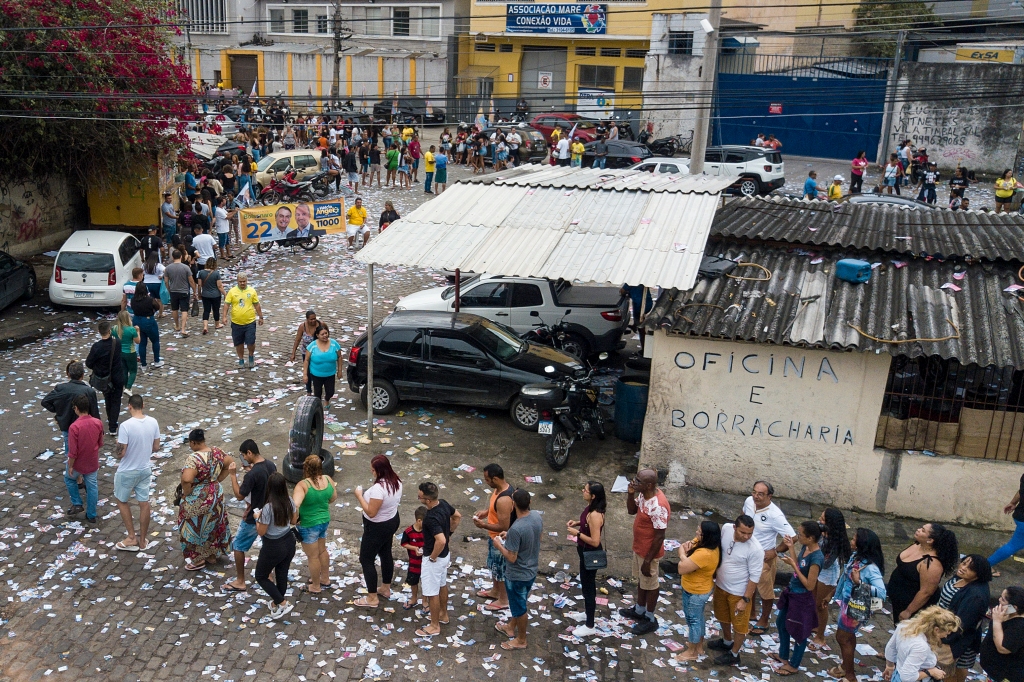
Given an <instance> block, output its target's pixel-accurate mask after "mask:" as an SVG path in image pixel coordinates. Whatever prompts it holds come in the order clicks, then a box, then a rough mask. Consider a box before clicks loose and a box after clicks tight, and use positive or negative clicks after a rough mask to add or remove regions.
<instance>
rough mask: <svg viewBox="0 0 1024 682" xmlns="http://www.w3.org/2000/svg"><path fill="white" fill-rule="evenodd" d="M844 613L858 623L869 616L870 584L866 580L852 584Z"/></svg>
mask: <svg viewBox="0 0 1024 682" xmlns="http://www.w3.org/2000/svg"><path fill="white" fill-rule="evenodd" d="M846 615H847V616H848V617H849V618H850V619H851V620H855V621H857V622H858V623H863V622H865V621H866V620H867V619H868V618H870V617H871V585H869V584H868V582H867V581H866V580H862V581H861V582H860V584H859V585H854V586H853V589H852V590H851V591H850V598H849V599H848V600H847V601H846Z"/></svg>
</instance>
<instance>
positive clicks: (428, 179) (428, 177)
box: [423, 171, 434, 192]
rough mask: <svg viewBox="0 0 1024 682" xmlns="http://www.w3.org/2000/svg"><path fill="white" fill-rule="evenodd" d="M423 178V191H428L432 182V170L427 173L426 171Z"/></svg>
mask: <svg viewBox="0 0 1024 682" xmlns="http://www.w3.org/2000/svg"><path fill="white" fill-rule="evenodd" d="M425 178H426V179H425V180H424V182H423V189H424V191H427V192H429V191H430V185H431V184H433V182H434V171H430V172H429V173H427V174H426V176H425Z"/></svg>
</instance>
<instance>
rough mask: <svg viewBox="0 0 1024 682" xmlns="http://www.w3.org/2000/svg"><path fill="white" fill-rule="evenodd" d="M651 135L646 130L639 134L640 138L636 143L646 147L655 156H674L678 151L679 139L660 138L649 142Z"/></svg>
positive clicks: (674, 137)
mask: <svg viewBox="0 0 1024 682" xmlns="http://www.w3.org/2000/svg"><path fill="white" fill-rule="evenodd" d="M650 137H651V135H650V133H648V132H647V131H646V130H645V131H644V132H642V133H640V137H639V138H638V139H637V142H639V143H640V144H642V145H644V146H645V147H647V149H649V150H650V152H651V154H654V155H655V156H669V157H671V156H675V155H676V152H678V151H679V137H678V136H676V135H673V136H671V137H662V138H659V139H657V140H651V139H650Z"/></svg>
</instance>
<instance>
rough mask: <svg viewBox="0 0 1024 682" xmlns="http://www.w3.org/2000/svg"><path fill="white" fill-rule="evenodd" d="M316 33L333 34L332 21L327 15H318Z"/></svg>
mask: <svg viewBox="0 0 1024 682" xmlns="http://www.w3.org/2000/svg"><path fill="white" fill-rule="evenodd" d="M316 32H317V33H330V32H331V20H330V17H328V16H327V15H326V14H318V15H316Z"/></svg>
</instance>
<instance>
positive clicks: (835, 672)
mask: <svg viewBox="0 0 1024 682" xmlns="http://www.w3.org/2000/svg"><path fill="white" fill-rule="evenodd" d="M828 674H829V676H830V677H834V678H836V679H837V680H841V679H843V678H844V677H846V671H845V670H843V669H842V668H840V667H839V666H836V667H835V668H829V669H828Z"/></svg>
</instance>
